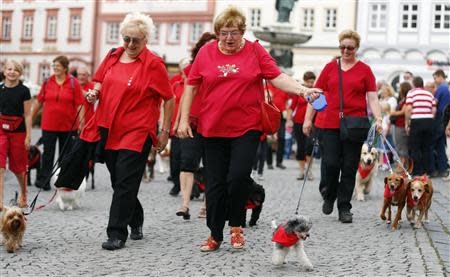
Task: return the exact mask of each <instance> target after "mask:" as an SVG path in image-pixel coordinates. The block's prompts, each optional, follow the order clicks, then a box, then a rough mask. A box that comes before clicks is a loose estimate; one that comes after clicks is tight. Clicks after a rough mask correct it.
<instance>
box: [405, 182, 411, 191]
mask: <svg viewBox="0 0 450 277" xmlns="http://www.w3.org/2000/svg"><path fill="white" fill-rule="evenodd" d="M410 189H411V181H409V182H408V183H407V184H406V190H410Z"/></svg>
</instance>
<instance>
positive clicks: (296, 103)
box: [290, 95, 308, 124]
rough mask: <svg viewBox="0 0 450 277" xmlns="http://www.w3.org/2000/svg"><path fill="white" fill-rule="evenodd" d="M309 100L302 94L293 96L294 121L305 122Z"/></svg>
mask: <svg viewBox="0 0 450 277" xmlns="http://www.w3.org/2000/svg"><path fill="white" fill-rule="evenodd" d="M307 106H308V102H307V101H306V100H305V98H303V97H301V96H297V95H295V96H293V97H292V103H291V107H290V109H291V110H292V111H293V115H292V120H293V121H294V123H298V124H303V122H305V114H306V107H307Z"/></svg>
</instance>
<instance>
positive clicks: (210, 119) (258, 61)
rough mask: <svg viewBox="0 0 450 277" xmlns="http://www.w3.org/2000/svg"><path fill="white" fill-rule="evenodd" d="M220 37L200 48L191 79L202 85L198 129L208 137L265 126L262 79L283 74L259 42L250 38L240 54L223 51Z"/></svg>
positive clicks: (242, 132)
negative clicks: (220, 48) (219, 40)
mask: <svg viewBox="0 0 450 277" xmlns="http://www.w3.org/2000/svg"><path fill="white" fill-rule="evenodd" d="M217 43H218V42H217V41H212V42H210V43H207V44H205V45H204V46H203V47H202V48H201V49H200V51H199V53H198V55H197V57H196V58H195V61H194V63H193V64H192V69H191V71H190V73H189V78H188V81H187V83H188V84H189V85H193V86H200V85H201V89H200V90H201V92H202V94H203V96H202V97H201V99H202V102H201V108H200V118H199V125H198V132H199V133H200V134H202V135H203V136H205V137H239V136H241V135H243V134H245V133H246V132H248V131H250V130H262V126H261V111H260V109H261V108H260V102H261V101H262V100H263V87H262V79H263V78H266V79H273V78H275V77H277V76H279V75H280V74H281V71H280V70H279V69H278V67H277V65H276V63H275V61H274V60H273V59H272V57H271V56H270V55H269V54H268V53H267V51H266V50H265V49H264V48H263V47H262V46H261V45H260V44H259V43H253V42H250V41H246V43H245V46H244V47H243V48H242V50H241V51H239V52H238V53H236V54H233V55H225V54H223V53H222V52H220V51H219V49H218V47H217Z"/></svg>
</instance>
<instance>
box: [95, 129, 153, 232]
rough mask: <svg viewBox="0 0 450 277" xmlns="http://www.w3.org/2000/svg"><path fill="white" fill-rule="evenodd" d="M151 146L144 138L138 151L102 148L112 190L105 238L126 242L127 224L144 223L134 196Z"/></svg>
mask: <svg viewBox="0 0 450 277" xmlns="http://www.w3.org/2000/svg"><path fill="white" fill-rule="evenodd" d="M101 134H102V136H105V135H107V129H101ZM151 145H152V140H151V139H150V137H147V140H146V141H145V143H144V146H143V147H142V151H141V152H140V153H139V152H136V151H131V150H126V149H119V150H105V163H106V166H107V168H108V171H109V173H110V174H111V185H112V188H113V190H114V193H113V197H112V201H111V208H110V210H109V221H108V227H107V229H106V233H107V235H108V238H117V239H120V240H123V241H126V240H127V238H128V230H127V227H128V226H130V227H132V228H133V227H139V226H141V225H142V224H143V223H144V210H143V209H142V205H141V203H140V202H139V199H138V197H137V196H138V192H139V187H140V185H141V180H142V175H143V174H144V169H145V164H146V162H147V158H148V154H149V152H150V149H151Z"/></svg>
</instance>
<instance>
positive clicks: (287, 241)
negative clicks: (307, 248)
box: [272, 225, 300, 247]
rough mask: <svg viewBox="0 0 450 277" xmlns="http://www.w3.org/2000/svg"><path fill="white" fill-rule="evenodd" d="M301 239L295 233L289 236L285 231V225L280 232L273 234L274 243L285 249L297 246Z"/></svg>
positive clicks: (279, 229)
mask: <svg viewBox="0 0 450 277" xmlns="http://www.w3.org/2000/svg"><path fill="white" fill-rule="evenodd" d="M299 240H300V239H299V238H298V236H297V235H296V234H295V233H292V234H288V233H286V230H284V225H281V226H280V227H279V228H278V230H277V231H276V232H275V233H274V234H273V237H272V241H273V242H276V243H279V244H281V245H283V246H284V247H291V246H292V245H294V244H296V243H297V242H298V241H299Z"/></svg>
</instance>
